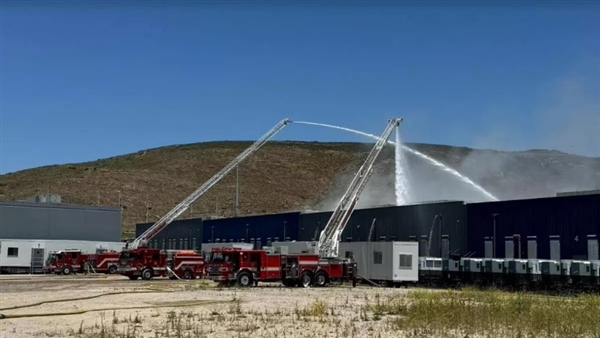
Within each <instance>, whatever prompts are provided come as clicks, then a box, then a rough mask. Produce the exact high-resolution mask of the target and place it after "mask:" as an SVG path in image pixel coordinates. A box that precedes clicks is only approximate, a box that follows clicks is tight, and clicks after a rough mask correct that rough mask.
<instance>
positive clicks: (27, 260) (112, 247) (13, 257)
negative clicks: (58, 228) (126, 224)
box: [0, 239, 125, 273]
mask: <svg viewBox="0 0 600 338" xmlns="http://www.w3.org/2000/svg"><path fill="white" fill-rule="evenodd" d="M124 246H125V243H123V242H94V241H70V240H64V241H61V240H45V239H40V240H31V239H0V269H1V270H2V272H8V273H29V272H40V271H41V269H42V268H43V267H44V265H45V263H46V260H47V259H48V256H49V254H50V253H51V252H56V251H60V250H66V249H76V250H81V252H83V253H88V254H94V253H97V252H100V251H106V250H108V251H121V250H122V249H123V247H124Z"/></svg>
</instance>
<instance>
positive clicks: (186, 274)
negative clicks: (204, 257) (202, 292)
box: [182, 269, 194, 279]
mask: <svg viewBox="0 0 600 338" xmlns="http://www.w3.org/2000/svg"><path fill="white" fill-rule="evenodd" d="M182 277H183V279H193V278H194V274H193V273H192V270H189V269H188V270H185V271H184V272H183V276H182Z"/></svg>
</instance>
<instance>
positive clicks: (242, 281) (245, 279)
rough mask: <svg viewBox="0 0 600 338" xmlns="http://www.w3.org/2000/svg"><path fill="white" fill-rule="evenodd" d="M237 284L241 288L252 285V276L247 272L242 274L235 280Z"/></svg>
mask: <svg viewBox="0 0 600 338" xmlns="http://www.w3.org/2000/svg"><path fill="white" fill-rule="evenodd" d="M237 284H238V285H239V286H243V287H245V288H246V287H249V286H251V285H252V276H250V274H249V273H247V272H242V273H240V275H239V276H238V278H237Z"/></svg>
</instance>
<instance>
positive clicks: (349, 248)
mask: <svg viewBox="0 0 600 338" xmlns="http://www.w3.org/2000/svg"><path fill="white" fill-rule="evenodd" d="M339 250H340V253H342V252H343V253H344V254H345V255H350V256H352V257H353V258H354V261H355V262H356V263H357V269H358V274H359V275H360V276H362V277H364V278H367V279H370V280H372V281H381V282H387V284H397V283H403V282H418V281H419V247H418V244H417V243H415V242H351V243H349V242H342V243H340V248H339Z"/></svg>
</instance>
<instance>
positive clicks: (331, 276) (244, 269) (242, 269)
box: [205, 119, 402, 287]
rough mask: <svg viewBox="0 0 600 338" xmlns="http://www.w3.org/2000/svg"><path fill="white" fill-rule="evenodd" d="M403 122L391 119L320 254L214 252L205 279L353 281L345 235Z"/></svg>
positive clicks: (323, 237)
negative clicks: (342, 249)
mask: <svg viewBox="0 0 600 338" xmlns="http://www.w3.org/2000/svg"><path fill="white" fill-rule="evenodd" d="M401 122H402V119H391V120H390V121H389V123H388V126H387V128H386V129H385V131H384V133H383V135H382V136H381V137H380V138H379V140H378V141H377V143H376V144H375V146H374V147H373V149H372V150H371V152H370V153H369V155H368V156H367V158H366V160H365V162H364V163H363V165H362V166H361V167H360V169H359V170H358V172H357V173H356V175H355V176H354V179H353V180H352V182H351V183H350V186H349V187H348V189H347V190H346V192H345V193H344V196H342V198H341V199H340V202H339V203H338V205H337V207H336V208H335V210H334V211H333V213H332V215H331V217H330V219H329V221H328V222H327V225H326V226H325V228H324V229H323V231H321V234H320V237H319V241H318V243H317V248H316V249H317V252H318V254H281V253H269V252H267V251H266V250H245V249H240V248H214V249H212V250H211V252H210V254H209V256H208V257H207V260H206V262H205V265H206V267H205V269H206V271H205V278H206V279H210V280H213V281H215V282H218V283H221V284H224V285H233V284H237V285H239V286H243V287H247V286H252V285H253V284H254V285H257V284H258V282H259V281H260V282H281V283H283V284H284V285H285V286H288V287H292V286H302V287H309V286H318V287H322V286H325V285H327V284H329V283H330V282H331V281H332V280H352V285H353V286H355V285H356V279H357V277H358V271H357V268H356V262H355V261H354V260H353V258H352V257H349V258H340V257H338V251H339V242H340V240H341V236H342V232H343V231H344V228H345V227H346V224H347V223H348V220H349V219H350V216H351V215H352V212H353V211H354V208H355V207H356V203H357V202H358V199H359V197H360V194H361V193H362V191H363V189H364V188H365V186H366V184H367V182H368V180H369V178H370V176H371V174H372V173H373V165H374V163H375V160H376V159H377V157H378V156H379V154H380V153H381V150H382V149H383V147H384V146H385V145H386V143H387V140H388V138H389V137H390V135H391V134H392V132H393V131H394V130H395V128H397V127H398V125H400V123H401Z"/></svg>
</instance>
